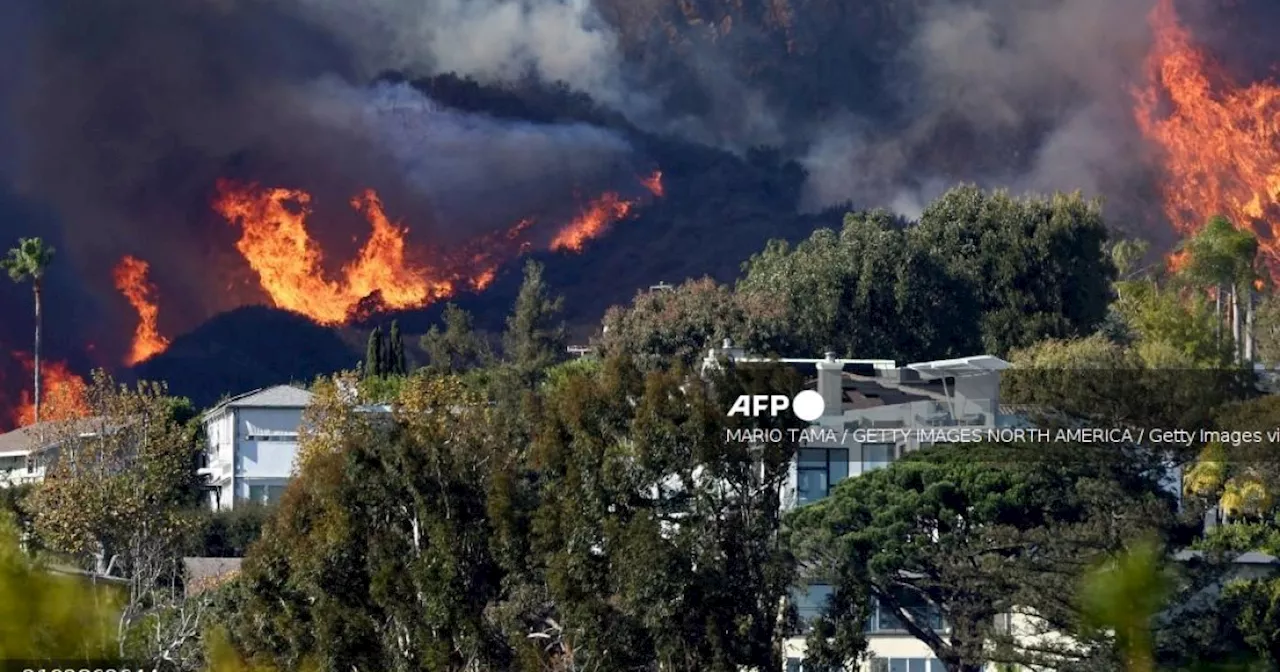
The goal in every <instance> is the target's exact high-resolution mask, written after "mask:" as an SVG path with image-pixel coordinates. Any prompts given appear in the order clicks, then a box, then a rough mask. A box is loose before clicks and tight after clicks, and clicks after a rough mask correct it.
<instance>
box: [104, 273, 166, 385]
mask: <svg viewBox="0 0 1280 672" xmlns="http://www.w3.org/2000/svg"><path fill="white" fill-rule="evenodd" d="M148 270H150V266H149V265H148V264H147V262H145V261H142V260H141V259H137V258H134V257H128V256H127V257H125V258H123V259H121V260H120V263H119V264H117V265H116V268H115V271H113V273H112V276H113V277H114V279H115V282H116V289H118V290H120V292H121V293H122V294H124V296H125V298H126V299H128V300H129V303H130V305H132V306H133V309H134V310H136V311H138V327H137V329H135V330H134V332H133V347H132V349H131V350H130V351H129V356H128V358H127V359H126V360H125V363H127V364H128V365H130V366H133V365H134V364H137V363H138V362H141V361H143V360H145V359H148V358H150V357H152V356H154V355H157V354H159V353H161V352H164V351H165V348H168V347H169V339H167V338H165V337H164V336H161V335H160V332H159V331H158V330H157V329H156V319H157V317H158V316H159V313H160V308H159V306H157V305H156V300H155V293H156V288H155V286H154V285H152V284H151V282H150V281H149V280H148V279H147V271H148Z"/></svg>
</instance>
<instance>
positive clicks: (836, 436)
mask: <svg viewBox="0 0 1280 672" xmlns="http://www.w3.org/2000/svg"><path fill="white" fill-rule="evenodd" d="M910 439H914V440H916V441H918V442H920V443H982V442H987V443H1154V444H1177V445H1183V446H1190V445H1194V444H1198V443H1209V442H1219V443H1225V444H1230V445H1235V446H1241V445H1246V444H1260V443H1263V442H1264V441H1265V442H1267V443H1276V442H1280V428H1270V429H1267V430H1253V431H1231V432H1222V431H1214V430H1209V429H1202V430H1198V431H1194V430H1188V429H1158V428H1153V429H1144V428H1100V427H1073V428H1060V429H1036V428H1024V427H1017V428H1014V427H939V428H919V429H912V428H895V429H843V430H842V429H832V428H829V427H805V428H803V429H776V428H774V429H763V428H751V429H745V428H744V429H726V430H725V440H726V441H730V442H741V443H781V442H783V441H791V442H796V443H804V444H826V445H844V444H850V445H854V444H864V443H897V442H902V441H907V440H910Z"/></svg>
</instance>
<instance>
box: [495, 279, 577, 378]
mask: <svg viewBox="0 0 1280 672" xmlns="http://www.w3.org/2000/svg"><path fill="white" fill-rule="evenodd" d="M563 303H564V299H563V298H562V297H558V296H557V297H554V298H553V297H552V296H551V289H550V287H548V286H547V283H546V281H544V280H543V279H542V265H541V264H539V263H537V262H536V261H532V260H530V261H529V263H527V264H525V267H524V282H523V284H521V285H520V293H519V295H517V297H516V305H515V310H514V311H513V313H512V315H511V316H510V317H508V318H507V332H506V334H505V335H504V336H503V354H504V356H505V358H506V361H507V363H508V364H509V365H510V366H511V367H512V369H513V371H514V373H515V374H516V376H517V378H518V379H519V380H520V381H521V382H523V383H524V384H526V385H528V384H530V383H532V382H533V381H535V380H537V378H538V377H539V376H540V375H541V374H542V372H543V371H545V370H546V369H547V367H549V366H551V365H552V364H555V363H556V362H559V361H561V360H563V359H564V358H565V347H566V341H565V327H564V322H563V321H562V320H561V318H560V313H561V311H562V309H563Z"/></svg>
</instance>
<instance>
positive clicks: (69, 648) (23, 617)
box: [0, 511, 119, 661]
mask: <svg viewBox="0 0 1280 672" xmlns="http://www.w3.org/2000/svg"><path fill="white" fill-rule="evenodd" d="M20 546H21V544H20V541H19V532H18V529H17V527H16V526H15V525H14V523H13V520H12V519H11V518H10V517H9V515H8V514H7V513H6V512H3V511H0V660H6V661H10V660H24V659H25V660H38V659H46V660H76V659H78V660H94V659H98V660H102V659H105V658H108V657H109V656H110V654H111V653H112V648H113V647H112V644H113V641H112V638H111V637H110V636H109V633H110V632H111V629H112V628H111V626H112V623H113V621H114V620H115V619H114V613H113V609H114V607H115V606H116V605H117V603H118V601H119V596H118V595H116V594H115V593H114V591H113V590H112V588H111V587H105V586H102V587H99V586H90V585H86V584H82V583H79V582H76V581H72V580H67V579H65V578H60V577H58V576H56V575H54V574H52V573H50V572H49V571H48V568H47V567H45V566H43V565H41V564H40V563H38V562H36V561H33V560H32V559H31V558H30V557H29V556H28V555H27V554H25V553H23V552H22V551H21V550H20Z"/></svg>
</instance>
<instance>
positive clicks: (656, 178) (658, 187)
mask: <svg viewBox="0 0 1280 672" xmlns="http://www.w3.org/2000/svg"><path fill="white" fill-rule="evenodd" d="M640 184H643V185H644V188H645V189H648V190H649V193H651V194H653V195H654V196H656V197H658V198H662V196H663V194H665V193H666V191H665V190H664V189H663V188H662V171H661V170H655V171H653V175H650V176H649V177H645V178H641V179H640Z"/></svg>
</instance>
